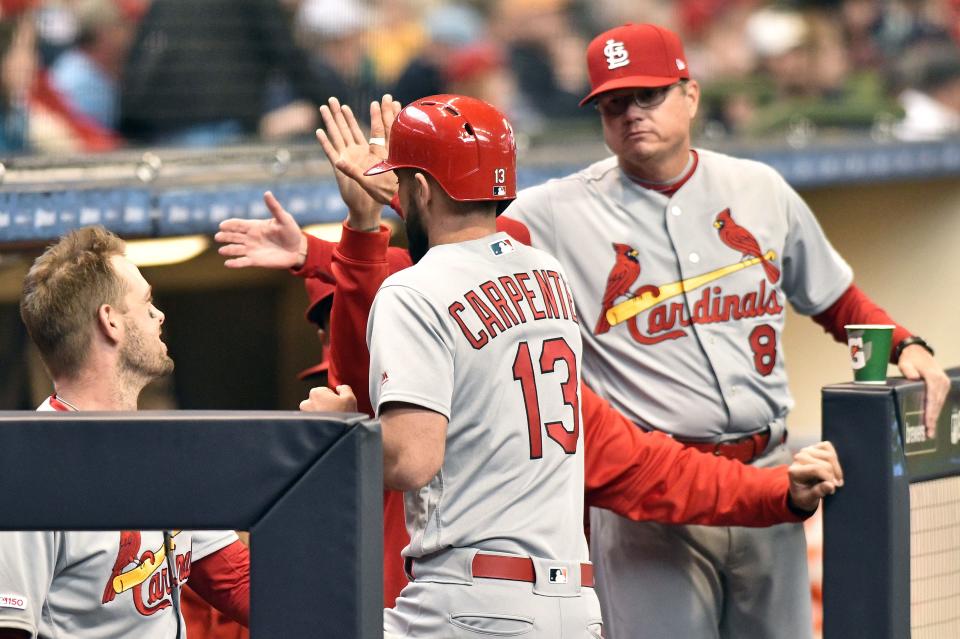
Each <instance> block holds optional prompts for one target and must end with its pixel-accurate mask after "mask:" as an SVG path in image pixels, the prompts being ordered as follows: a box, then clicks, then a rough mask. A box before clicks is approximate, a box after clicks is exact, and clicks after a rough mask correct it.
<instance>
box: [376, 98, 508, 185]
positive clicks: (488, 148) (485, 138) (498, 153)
mask: <svg viewBox="0 0 960 639" xmlns="http://www.w3.org/2000/svg"><path fill="white" fill-rule="evenodd" d="M401 168H409V169H419V170H421V171H425V172H426V173H429V174H430V175H431V176H432V177H433V179H435V180H436V181H437V182H438V183H439V184H440V186H441V187H443V190H444V191H446V192H447V195H449V196H450V197H451V198H453V199H454V200H459V201H461V202H466V201H480V200H500V201H504V200H506V201H509V200H512V199H514V198H516V197H517V171H516V168H517V145H516V143H515V142H514V139H513V129H512V128H511V127H510V123H509V122H507V118H506V116H504V115H503V114H502V113H500V112H499V111H498V110H497V109H495V108H494V107H493V106H491V105H489V104H487V103H486V102H484V101H483V100H477V99H476V98H468V97H466V96H462V95H432V96H430V97H426V98H421V99H420V100H416V101H415V102H411V103H410V104H408V105H407V106H406V107H404V108H403V110H402V111H400V113H399V114H398V115H397V119H396V120H394V122H393V127H392V128H391V129H390V149H389V152H388V154H387V159H386V160H384V161H383V162H380V163H379V164H376V165H374V166H372V167H371V168H370V169H369V170H367V172H366V175H376V174H378V173H384V172H386V171H392V170H393V169H401Z"/></svg>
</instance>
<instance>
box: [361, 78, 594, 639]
mask: <svg viewBox="0 0 960 639" xmlns="http://www.w3.org/2000/svg"><path fill="white" fill-rule="evenodd" d="M389 148H390V152H389V156H388V157H387V159H386V160H385V161H383V162H381V163H380V164H378V165H376V166H375V167H373V168H371V169H370V170H369V171H368V173H370V174H375V173H382V172H386V171H395V172H396V174H397V176H398V179H399V197H400V201H401V203H402V205H403V209H404V210H405V211H406V213H407V215H406V225H407V234H408V238H409V241H410V252H411V257H412V258H413V261H414V265H413V266H412V267H411V268H408V269H405V270H403V271H401V272H399V273H396V274H394V275H392V276H390V277H389V278H388V279H387V280H386V281H385V282H384V283H383V285H382V286H381V287H380V290H379V292H378V293H377V296H376V299H375V301H374V304H373V308H372V309H371V314H370V323H369V327H368V338H367V341H368V346H369V350H370V377H369V379H370V397H371V400H372V403H373V406H374V408H375V409H376V413H377V415H378V416H379V417H380V420H381V422H382V425H383V446H384V481H385V484H387V485H388V486H390V487H393V488H396V489H399V490H403V491H405V510H406V513H407V527H408V531H409V533H410V544H409V545H408V546H407V548H406V549H405V550H404V556H405V558H406V562H407V572H408V574H409V575H410V576H411V577H412V578H413V581H412V582H411V583H410V584H409V585H408V586H407V587H406V588H404V590H403V592H402V593H401V595H400V598H399V599H398V600H397V604H396V606H395V607H394V608H393V609H391V610H387V611H386V612H385V617H384V628H385V631H386V632H388V633H393V634H397V635H402V636H417V637H449V636H451V635H456V636H459V635H464V634H467V633H470V632H479V633H494V634H511V635H513V634H524V635H525V636H531V637H534V636H535V637H545V638H546V637H550V638H555V637H560V636H570V637H588V636H597V637H598V636H600V628H601V621H600V607H599V602H598V601H597V598H596V594H595V592H594V590H593V574H592V567H591V566H590V564H588V563H586V562H587V545H586V540H585V538H584V534H583V527H582V523H583V491H582V486H583V435H582V432H581V427H580V421H581V410H580V382H579V372H578V371H579V369H580V365H581V361H580V331H579V329H578V326H577V315H576V311H575V309H574V307H573V300H572V296H571V293H570V290H569V287H568V286H567V284H566V277H565V275H564V273H563V270H562V269H561V268H560V266H559V264H557V262H556V260H555V259H553V258H552V257H550V256H549V255H547V254H545V253H543V252H541V251H538V250H536V249H533V248H530V247H527V246H525V245H523V244H520V243H518V242H516V241H515V240H513V239H512V238H510V236H508V235H507V234H505V233H502V232H497V231H496V222H495V219H496V212H497V207H498V205H500V204H501V203H505V202H509V201H510V200H512V199H513V198H514V197H515V196H516V166H515V145H514V138H513V131H512V129H511V128H510V125H509V123H508V122H507V120H506V118H505V117H504V116H503V114H501V113H500V112H498V111H497V110H496V109H494V108H493V107H492V106H490V105H488V104H487V103H485V102H482V101H480V100H476V99H473V98H467V97H463V96H449V95H443V96H432V97H429V98H424V99H421V100H418V101H416V102H414V103H412V104H410V105H408V106H407V107H406V108H404V109H403V110H402V111H401V112H400V113H399V115H398V116H397V119H396V121H395V122H394V123H393V128H392V131H391V141H390V147H389ZM441 274H442V276H440V275H441Z"/></svg>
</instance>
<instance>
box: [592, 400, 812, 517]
mask: <svg viewBox="0 0 960 639" xmlns="http://www.w3.org/2000/svg"><path fill="white" fill-rule="evenodd" d="M581 400H582V401H581V406H582V410H583V424H584V457H585V459H584V465H585V483H586V503H587V505H588V506H595V507H599V508H606V509H608V510H612V511H613V512H615V513H617V514H619V515H621V516H623V517H627V518H628V519H633V520H635V521H643V520H656V521H659V522H664V523H673V524H711V525H723V526H769V525H772V524H778V523H783V522H788V521H789V522H795V521H800V520H802V519H803V517H801V516H799V515H798V513H796V512H794V511H793V510H791V509H790V507H789V504H788V494H789V478H788V476H787V468H786V466H778V467H776V468H756V467H753V466H748V465H745V464H741V463H740V462H738V461H733V460H730V459H727V458H725V457H717V456H715V455H708V454H706V453H702V452H700V451H697V450H694V449H692V448H686V447H684V446H683V445H682V444H680V443H678V442H677V441H676V440H674V439H672V438H670V437H668V436H666V435H664V434H663V433H655V432H644V431H643V430H642V429H640V428H638V427H637V426H635V425H634V424H633V423H632V422H630V420H628V419H627V418H626V417H624V416H623V415H621V414H620V413H619V412H617V411H616V410H614V408H613V407H612V406H610V404H609V403H607V402H606V400H604V399H602V398H601V397H600V396H598V395H597V394H596V393H594V392H593V391H592V390H590V388H589V387H587V386H586V385H581Z"/></svg>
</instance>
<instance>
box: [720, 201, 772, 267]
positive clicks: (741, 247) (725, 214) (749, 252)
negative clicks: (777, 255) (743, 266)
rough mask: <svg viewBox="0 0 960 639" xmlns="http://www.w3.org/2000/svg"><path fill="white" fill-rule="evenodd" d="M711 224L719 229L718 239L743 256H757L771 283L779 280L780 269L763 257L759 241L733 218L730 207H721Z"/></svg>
mask: <svg viewBox="0 0 960 639" xmlns="http://www.w3.org/2000/svg"><path fill="white" fill-rule="evenodd" d="M713 226H714V227H715V228H716V229H717V231H719V233H720V240H721V241H722V242H723V243H724V244H726V245H727V246H729V247H730V248H732V249H733V250H735V251H740V253H742V254H743V257H744V258H751V257H756V258H759V259H760V260H761V261H762V262H761V263H762V264H763V270H764V272H766V274H767V279H768V280H770V283H771V284H776V283H777V282H778V281H779V280H780V269H778V268H777V267H776V266H774V265H773V264H771V263H770V260H768V259H767V258H766V257H764V254H763V251H762V250H761V249H760V243H759V242H757V238H756V237H754V235H753V233H751V232H750V231H748V230H747V229H745V228H743V227H742V226H740V225H739V224H737V223H736V222H735V221H734V220H733V216H731V215H730V209H728V208H727V209H723V210H722V211H720V212H719V213H717V219H716V220H714V222H713Z"/></svg>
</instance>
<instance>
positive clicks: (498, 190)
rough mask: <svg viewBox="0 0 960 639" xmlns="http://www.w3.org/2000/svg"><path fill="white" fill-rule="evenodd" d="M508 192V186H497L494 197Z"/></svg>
mask: <svg viewBox="0 0 960 639" xmlns="http://www.w3.org/2000/svg"><path fill="white" fill-rule="evenodd" d="M506 194H507V187H505V186H495V187H493V197H501V196H504V195H506Z"/></svg>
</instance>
